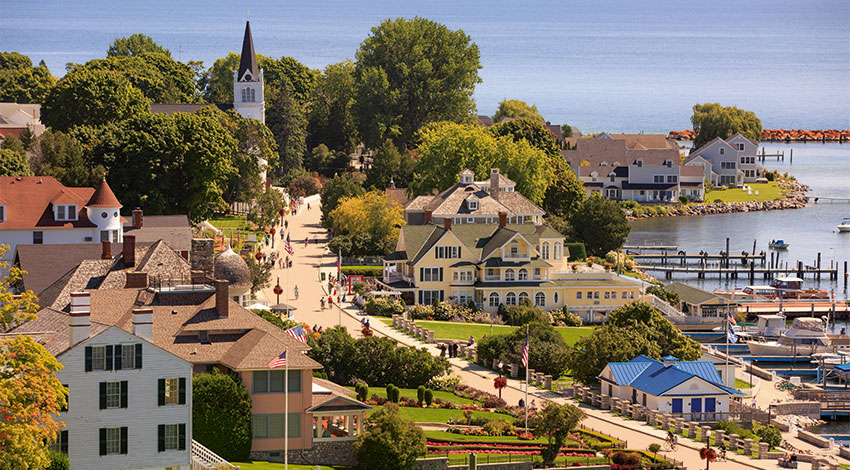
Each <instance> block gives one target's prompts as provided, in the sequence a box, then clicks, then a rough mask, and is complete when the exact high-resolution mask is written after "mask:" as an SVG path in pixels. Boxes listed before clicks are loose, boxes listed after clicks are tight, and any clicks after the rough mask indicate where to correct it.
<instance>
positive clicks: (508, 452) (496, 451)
mask: <svg viewBox="0 0 850 470" xmlns="http://www.w3.org/2000/svg"><path fill="white" fill-rule="evenodd" d="M428 453H429V454H442V455H445V454H469V453H470V452H469V451H468V450H463V449H458V450H451V449H439V450H430V449H429V450H428ZM474 453H476V454H496V455H540V451H539V450H501V449H485V450H476V451H475V452H474ZM558 457H596V454H594V453H592V452H590V453H588V452H559V453H558Z"/></svg>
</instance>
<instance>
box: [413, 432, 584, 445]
mask: <svg viewBox="0 0 850 470" xmlns="http://www.w3.org/2000/svg"><path fill="white" fill-rule="evenodd" d="M425 438H427V439H428V440H431V441H441V442H460V443H468V442H486V443H488V444H529V443H532V444H541V443H542V444H545V443H547V442H549V441H548V440H547V439H546V438H545V437H536V438H534V439H533V440H530V441H521V440H519V439H517V438H516V437H514V436H464V435H462V434H455V433H451V432H443V431H425ZM567 445H568V446H572V445H578V443H577V442H575V441H570V440H568V441H567Z"/></svg>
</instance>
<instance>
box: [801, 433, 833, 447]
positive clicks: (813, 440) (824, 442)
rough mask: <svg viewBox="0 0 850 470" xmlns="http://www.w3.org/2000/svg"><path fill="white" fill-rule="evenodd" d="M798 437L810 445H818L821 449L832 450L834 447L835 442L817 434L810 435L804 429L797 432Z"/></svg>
mask: <svg viewBox="0 0 850 470" xmlns="http://www.w3.org/2000/svg"><path fill="white" fill-rule="evenodd" d="M797 437H798V438H799V439H800V440H802V441H806V442H808V443H809V444H814V445H816V446H818V447H820V448H829V449H831V448H832V445H833V444H832V442H834V441H831V440H829V439H824V438H823V437H821V436H818V435H817V434H813V433H810V432H808V431H804V430H802V429H798V430H797Z"/></svg>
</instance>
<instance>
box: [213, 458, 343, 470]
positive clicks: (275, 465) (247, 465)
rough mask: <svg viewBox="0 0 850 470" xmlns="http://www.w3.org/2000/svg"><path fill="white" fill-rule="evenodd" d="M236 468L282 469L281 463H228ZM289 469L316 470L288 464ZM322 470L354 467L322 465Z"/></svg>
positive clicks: (307, 466) (247, 469)
mask: <svg viewBox="0 0 850 470" xmlns="http://www.w3.org/2000/svg"><path fill="white" fill-rule="evenodd" d="M230 463H232V464H233V465H236V466H237V467H240V468H241V469H242V470H280V469H282V468H283V463H281V462H262V461H259V460H258V461H255V462H230ZM289 468H290V469H292V470H316V466H315V465H295V464H289ZM322 468H323V469H327V470H349V469H352V468H354V467H328V466H325V465H322Z"/></svg>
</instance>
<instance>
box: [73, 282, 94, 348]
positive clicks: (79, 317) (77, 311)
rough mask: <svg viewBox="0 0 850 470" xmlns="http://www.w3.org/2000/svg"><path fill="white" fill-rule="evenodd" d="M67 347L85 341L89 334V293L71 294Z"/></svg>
mask: <svg viewBox="0 0 850 470" xmlns="http://www.w3.org/2000/svg"><path fill="white" fill-rule="evenodd" d="M69 330H70V333H69V334H70V337H69V343H68V345H69V346H74V345H76V344H78V343H79V342H80V341H83V340H86V339H88V337H89V334H90V333H91V293H89V292H71V321H70V328H69Z"/></svg>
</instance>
